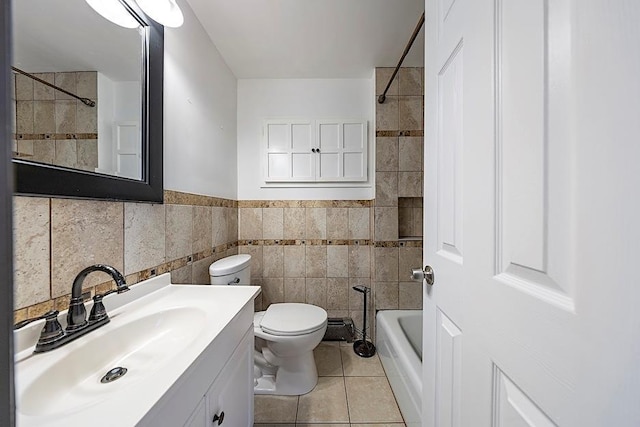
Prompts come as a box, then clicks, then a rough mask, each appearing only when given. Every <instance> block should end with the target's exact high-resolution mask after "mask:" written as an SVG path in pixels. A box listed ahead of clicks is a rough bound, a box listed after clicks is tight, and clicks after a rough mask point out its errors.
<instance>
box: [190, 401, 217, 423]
mask: <svg viewBox="0 0 640 427" xmlns="http://www.w3.org/2000/svg"><path fill="white" fill-rule="evenodd" d="M210 425H211V424H209V420H208V419H207V407H206V402H205V399H204V398H203V399H202V400H201V401H200V403H199V404H198V407H197V408H196V410H195V411H193V414H191V417H189V421H187V422H186V424H185V425H184V426H185V427H208V426H210Z"/></svg>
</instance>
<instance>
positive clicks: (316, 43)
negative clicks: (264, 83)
mask: <svg viewBox="0 0 640 427" xmlns="http://www.w3.org/2000/svg"><path fill="white" fill-rule="evenodd" d="M181 1H187V2H188V3H189V5H190V6H191V8H192V9H193V11H194V12H195V14H196V16H197V17H198V19H199V20H200V22H201V23H202V25H203V26H204V28H205V30H206V31H207V33H208V34H209V36H210V37H211V40H213V43H214V44H215V45H216V47H217V48H218V50H219V51H220V53H221V54H222V56H223V58H224V59H225V61H226V62H227V64H228V65H229V67H230V68H231V71H232V72H233V73H234V74H235V75H236V77H237V78H239V79H248V78H370V77H371V76H372V73H373V69H374V68H375V67H395V66H396V64H397V63H398V60H399V59H400V56H401V55H402V52H403V51H404V48H405V46H406V44H407V42H408V41H409V38H410V37H411V34H412V33H413V30H414V28H415V26H416V24H417V23H418V20H419V18H420V15H421V14H422V12H423V11H424V0H178V2H179V3H180V2H181ZM423 63H424V30H421V31H420V34H419V36H418V38H417V39H416V41H415V43H414V45H413V47H412V48H411V51H410V52H409V55H408V56H407V57H406V59H405V61H404V64H403V65H404V66H407V67H412V66H413V67H416V66H419V67H421V66H423Z"/></svg>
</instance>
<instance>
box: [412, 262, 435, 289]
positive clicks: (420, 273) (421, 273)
mask: <svg viewBox="0 0 640 427" xmlns="http://www.w3.org/2000/svg"><path fill="white" fill-rule="evenodd" d="M411 280H413V281H415V282H422V281H423V280H425V281H426V282H427V285H430V286H431V285H433V282H434V280H435V274H434V273H433V268H431V266H430V265H425V266H424V269H423V270H420V269H419V268H413V269H411Z"/></svg>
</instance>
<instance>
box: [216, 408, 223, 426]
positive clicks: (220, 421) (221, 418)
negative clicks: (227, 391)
mask: <svg viewBox="0 0 640 427" xmlns="http://www.w3.org/2000/svg"><path fill="white" fill-rule="evenodd" d="M216 421H217V422H218V425H220V424H222V423H223V422H224V411H222V412H220V415H218V414H215V415H214V416H213V423H214V424H215V422H216Z"/></svg>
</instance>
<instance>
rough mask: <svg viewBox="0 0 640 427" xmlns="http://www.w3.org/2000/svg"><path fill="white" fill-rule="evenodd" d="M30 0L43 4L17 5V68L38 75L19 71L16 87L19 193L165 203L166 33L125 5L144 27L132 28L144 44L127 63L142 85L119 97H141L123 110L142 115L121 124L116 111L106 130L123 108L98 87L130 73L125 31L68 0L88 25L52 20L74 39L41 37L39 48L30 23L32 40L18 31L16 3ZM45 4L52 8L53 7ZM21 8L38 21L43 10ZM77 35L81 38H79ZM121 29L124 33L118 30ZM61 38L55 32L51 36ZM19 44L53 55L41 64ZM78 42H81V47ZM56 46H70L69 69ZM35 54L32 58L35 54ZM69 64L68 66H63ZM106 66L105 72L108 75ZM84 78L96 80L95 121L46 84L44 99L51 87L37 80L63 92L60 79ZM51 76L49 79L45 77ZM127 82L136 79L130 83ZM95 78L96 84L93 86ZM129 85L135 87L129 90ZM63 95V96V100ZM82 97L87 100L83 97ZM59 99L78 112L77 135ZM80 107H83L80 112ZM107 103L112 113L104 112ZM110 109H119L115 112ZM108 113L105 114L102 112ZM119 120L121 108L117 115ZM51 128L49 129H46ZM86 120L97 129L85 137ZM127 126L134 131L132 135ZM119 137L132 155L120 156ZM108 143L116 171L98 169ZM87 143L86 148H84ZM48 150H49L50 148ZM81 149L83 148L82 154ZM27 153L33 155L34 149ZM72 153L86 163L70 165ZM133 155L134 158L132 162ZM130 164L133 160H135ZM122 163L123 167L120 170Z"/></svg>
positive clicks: (80, 1) (61, 34) (80, 2)
mask: <svg viewBox="0 0 640 427" xmlns="http://www.w3.org/2000/svg"><path fill="white" fill-rule="evenodd" d="M30 1H34V2H35V1H37V0H14V1H13V3H14V18H13V20H14V25H13V34H14V65H16V63H15V62H16V61H18V62H19V63H18V64H17V65H19V66H23V67H24V66H25V65H26V67H25V68H27V67H29V68H30V69H25V71H26V72H27V73H26V74H29V75H31V76H32V77H36V79H33V78H32V77H29V76H25V74H20V75H19V76H18V77H17V78H16V77H14V79H15V80H14V88H13V89H12V90H13V93H14V94H15V96H14V101H15V104H14V105H15V106H14V123H13V128H14V130H13V132H14V134H13V136H14V141H13V144H14V156H13V157H14V158H13V165H14V170H15V174H16V175H15V177H16V185H15V187H16V193H17V194H23V195H41V196H51V197H69V198H87V199H105V200H123V201H140V202H155V203H161V202H162V201H163V175H162V174H163V73H164V71H163V61H164V28H163V27H162V26H161V25H160V24H158V23H156V22H155V21H153V20H151V19H149V18H148V17H147V16H146V15H145V14H144V13H143V12H142V11H141V10H140V9H139V8H138V7H137V5H136V4H135V3H134V2H132V4H128V3H124V4H125V6H126V8H127V10H128V11H129V12H130V14H131V15H132V16H133V17H134V18H135V19H136V20H137V21H138V22H139V27H138V28H135V29H133V30H129V31H133V33H130V34H133V37H134V38H133V44H136V43H139V45H136V46H135V48H136V49H137V50H134V52H138V53H139V54H140V56H141V58H133V59H134V60H133V61H129V62H131V63H133V64H134V67H135V66H136V64H137V67H138V68H139V70H135V68H134V73H136V72H138V71H139V74H138V75H137V82H136V83H137V84H138V86H137V87H135V88H134V89H135V90H130V89H127V86H122V87H120V88H119V89H118V90H119V92H118V93H120V94H124V95H121V96H122V97H127V96H128V95H130V94H131V93H134V94H135V95H136V96H134V97H130V96H129V97H130V98H132V99H135V100H136V101H135V102H136V103H139V104H140V105H139V106H138V105H134V106H133V107H134V108H131V106H130V105H129V106H128V107H126V108H125V109H128V110H136V111H135V112H136V115H135V120H128V121H127V120H126V119H122V118H120V119H119V120H120V121H119V122H118V121H117V119H115V121H114V119H113V116H114V114H113V113H110V114H111V116H112V118H111V120H112V121H111V122H108V123H107V125H106V127H105V126H104V122H105V119H104V117H103V115H104V114H107V113H106V112H108V111H110V110H111V109H115V110H117V109H118V107H117V106H118V105H119V104H118V102H117V101H116V102H114V101H113V100H109V102H110V103H106V102H107V101H105V99H108V98H113V96H112V95H108V96H101V95H100V94H99V92H100V90H102V89H103V88H104V84H103V83H101V80H100V78H101V77H102V76H103V75H104V76H106V77H105V78H104V79H103V80H104V81H108V82H110V83H111V82H112V80H114V81H115V80H117V77H116V78H112V76H111V74H113V75H116V74H118V73H119V72H121V71H122V73H121V74H125V73H124V71H123V70H124V69H125V68H126V66H127V64H126V62H127V59H126V58H121V57H119V56H118V55H122V52H123V51H126V50H127V48H125V47H124V46H123V45H122V42H118V40H119V39H118V37H119V35H118V34H120V33H122V32H123V31H125V30H126V29H123V28H120V27H117V26H115V24H113V23H111V22H109V21H106V20H105V19H104V18H102V17H101V16H99V15H97V14H96V13H94V11H93V10H91V9H90V8H88V6H87V5H86V4H85V1H84V0H74V1H68V0H66V1H65V2H64V3H63V4H64V5H65V7H73V8H74V13H84V14H86V15H85V16H82V18H85V19H84V20H83V19H80V18H78V16H77V15H76V16H75V17H73V22H74V23H76V25H65V24H64V23H61V22H58V21H56V20H53V19H48V20H47V22H51V24H50V25H57V26H58V27H53V28H54V30H55V29H58V28H59V29H58V30H57V31H53V30H52V33H55V37H68V39H67V40H63V41H60V42H58V43H57V44H55V45H53V44H52V43H51V42H50V40H49V38H47V37H46V33H45V35H43V36H41V38H42V39H46V40H43V41H42V43H41V42H40V41H39V40H38V39H37V38H36V37H34V36H33V33H34V31H30V30H29V28H28V26H27V25H23V26H24V27H27V31H25V33H26V34H28V35H29V36H28V37H26V36H25V37H22V38H21V37H20V31H21V29H20V26H19V25H17V23H16V22H15V21H17V20H18V18H16V5H17V3H18V2H30ZM45 4H50V2H49V3H45ZM21 6H24V7H25V8H27V9H28V10H30V11H31V12H30V14H28V16H27V18H25V19H37V14H35V13H33V12H32V11H34V10H38V8H37V7H34V5H32V4H27V5H24V4H22V5H21ZM59 7H60V6H58V8H59ZM80 9H82V11H81V12H78V11H79V10H80ZM85 10H87V11H85ZM42 15H44V14H41V16H42ZM44 18H45V16H43V18H42V19H44ZM92 20H93V21H92ZM102 21H104V22H102ZM91 22H93V24H91ZM78 23H82V25H85V26H91V28H92V31H87V30H86V28H85V30H84V31H83V30H82V25H80V24H78ZM30 25H31V24H30ZM33 25H34V28H35V27H38V28H39V27H41V26H42V24H41V23H39V22H36V23H34V24H33ZM98 25H101V26H105V27H110V26H111V27H114V30H113V31H114V33H113V36H110V35H109V34H108V33H101V32H100V31H98V30H97V29H96V28H95V27H97V26H98ZM74 31H76V32H77V33H74ZM117 31H119V32H120V33H117ZM98 34H99V36H98ZM55 37H54V35H52V37H51V38H55ZM90 37H96V40H97V41H96V47H95V49H94V48H93V47H91V46H87V45H86V42H85V41H84V40H83V39H87V38H90ZM127 37H130V36H127ZM136 37H137V38H136ZM15 39H17V40H18V42H19V41H20V40H21V39H26V42H25V43H24V44H23V45H24V46H27V47H29V48H30V49H31V50H32V51H35V52H36V53H37V52H40V57H49V58H45V59H42V60H41V59H40V58H39V57H37V56H36V60H31V59H30V58H29V57H28V56H27V55H21V53H22V51H23V50H26V49H22V45H18V46H17V47H16V41H15ZM112 40H113V41H114V43H113V46H108V45H106V42H105V41H112ZM80 41H82V43H85V45H84V47H83V45H81V44H79V43H80ZM27 42H28V43H27ZM76 42H77V43H78V44H76ZM98 42H99V43H98ZM98 45H99V46H98ZM105 45H106V46H105ZM36 48H37V49H36ZM57 49H67V50H68V51H69V57H68V59H66V60H65V63H64V64H63V65H60V64H61V63H62V61H59V58H60V57H61V56H63V55H64V54H66V52H64V51H60V52H62V53H58V54H55V55H53V54H52V53H51V51H56V50H57ZM16 50H17V52H16ZM105 50H106V51H108V52H110V53H112V54H113V55H114V57H113V58H108V59H107V60H106V61H107V62H104V61H105V57H106V54H105V53H103V51H105ZM74 55H75V56H74ZM33 56H34V55H32V56H31V57H33ZM92 57H95V60H94V61H93V62H92V61H91V59H92ZM25 58H26V59H25ZM78 58H79V59H78ZM99 60H101V61H103V63H102V65H100V64H99ZM56 61H58V63H55V62H56ZM23 64H24V65H23ZM67 64H73V65H67ZM107 64H108V65H107ZM64 66H67V67H68V68H67V69H63V68H61V67H64ZM15 68H18V67H15ZM101 68H104V70H103V69H101ZM21 71H22V70H21ZM14 72H15V69H14ZM91 73H93V77H91ZM110 73H111V74H110ZM129 74H130V73H129ZM15 75H18V74H15ZM74 75H75V77H74ZM80 75H82V76H85V77H82V78H84V79H85V80H87V79H86V76H87V75H88V76H89V78H88V80H91V79H92V80H93V81H94V83H93V85H94V87H95V94H96V102H95V104H97V105H96V107H94V112H93V113H92V114H93V115H94V116H93V118H91V117H90V116H89V119H87V114H85V113H83V115H81V113H80V111H81V109H86V107H84V106H83V105H81V104H80V100H74V99H71V98H69V96H68V95H66V94H64V92H63V91H59V90H58V89H55V88H49V87H47V88H46V91H49V92H47V93H48V94H49V95H48V96H49V98H47V97H46V96H43V95H42V94H43V93H44V90H45V89H42V88H45V86H42V83H39V82H38V80H37V78H40V80H49V81H51V82H52V83H54V86H57V87H60V86H62V87H61V88H64V84H58V83H59V80H60V81H61V82H62V83H64V79H65V78H67V77H69V76H71V78H70V80H74V79H76V80H77V79H80V77H78V76H80ZM59 76H62V78H61V79H58V77H59ZM96 76H97V77H96ZM45 77H50V78H48V79H47V78H45ZM17 79H21V80H17ZM125 79H126V78H125ZM31 80H34V83H30V82H31ZM68 80H69V79H68ZM129 80H131V79H130V78H129ZM96 81H97V83H95V82H96ZM127 83H130V82H127ZM29 84H32V85H35V86H34V87H35V89H31V92H32V93H33V92H35V98H32V99H33V100H31V101H30V100H29V98H25V96H24V95H23V94H21V90H22V92H23V93H24V92H25V91H24V87H27V88H31V86H28V85H29ZM118 84H119V82H116V86H117V85H118ZM80 86H81V85H80V84H79V85H78V91H80V90H81V89H80ZM85 86H86V85H85ZM39 87H41V89H40V90H38V88H39ZM128 87H129V88H130V87H131V86H128ZM123 88H124V89H123ZM27 92H28V91H27ZM59 93H62V94H61V95H59ZM78 93H79V94H80V95H82V94H81V93H80V92H78ZM103 93H104V92H103ZM59 98H60V99H62V100H63V101H60V102H66V103H67V104H68V105H71V106H72V107H73V108H77V123H78V129H80V130H79V131H76V130H75V128H69V127H65V125H68V123H65V121H64V120H65V116H64V114H66V112H67V110H65V108H66V106H62V107H60V106H59V105H58V104H55V103H56V102H58V99H59ZM25 99H26V100H25ZM69 99H71V100H69ZM101 102H102V103H101ZM129 102H130V101H129ZM76 103H77V105H78V107H75V104H76ZM105 105H106V106H107V107H108V108H107V107H104V106H105ZM112 105H116V107H112ZM23 111H27V113H30V114H31V116H29V117H28V118H27V120H24V122H26V123H27V124H28V126H26V127H25V126H22V128H21V122H22V119H21V116H20V114H22V112H23ZM50 111H53V116H52V117H53V118H47V116H46V114H47V113H48V112H50ZM74 111H75V110H74ZM83 111H84V110H83ZM96 111H97V112H96ZM102 112H104V113H103V114H102V115H101V113H102ZM50 114H51V113H50ZM74 114H75V113H74ZM118 115H119V114H118V112H117V111H116V113H115V116H118ZM96 116H97V117H96ZM31 117H33V119H31ZM43 117H44V124H42V123H40V122H39V120H40V121H42V120H43ZM30 120H32V121H33V122H34V123H35V124H34V126H33V128H31V127H29V126H30V122H29V121H30ZM69 122H74V123H75V122H76V118H75V116H74V119H73V120H69ZM47 123H49V124H48V125H47ZM83 123H84V124H86V123H90V125H91V126H93V129H88V130H89V132H86V129H85V130H82V126H80V125H81V124H83ZM100 125H103V128H100ZM46 126H49V127H46ZM118 126H120V127H118ZM85 127H86V126H85ZM103 129H106V131H105V132H103ZM129 129H133V130H132V131H131V130H129ZM29 131H31V133H29ZM116 135H124V136H123V137H122V140H124V141H125V142H126V141H130V142H128V144H129V145H130V146H135V148H134V150H133V151H131V150H129V152H128V153H125V154H122V155H119V154H117V153H118V151H117V150H118V149H119V147H121V146H123V145H126V144H125V143H122V142H120V140H119V139H117V137H116ZM107 139H108V141H109V142H108V144H111V146H112V147H113V149H112V148H108V150H107V152H108V153H111V152H113V153H114V154H113V156H112V155H111V154H109V155H108V157H113V159H111V158H109V159H108V160H109V162H108V163H109V164H111V163H112V164H113V165H114V166H113V168H105V167H102V165H100V167H99V164H98V159H97V156H98V154H99V153H100V152H104V151H105V150H104V148H103V147H100V146H99V145H100V144H103V145H104V141H106V140H107ZM131 141H133V142H131ZM81 143H82V144H83V145H82V146H81ZM91 144H93V145H91ZM22 147H26V149H22ZM34 147H35V148H34ZM42 147H44V149H43V148H42ZM85 147H89V149H85ZM83 149H84V150H85V151H81V150H83ZM29 150H31V151H30V152H29ZM52 150H53V151H52ZM64 150H66V151H64ZM109 150H111V151H109ZM58 151H59V152H61V153H62V154H61V155H60V156H58V155H57V154H58ZM43 152H45V153H47V154H48V156H49V157H48V159H49V160H47V158H43V157H42V153H43ZM87 152H89V153H95V157H96V158H95V159H93V160H89V161H87V160H86V159H87V155H86V153H87ZM24 153H26V155H24ZM34 153H35V155H34ZM51 153H53V154H51ZM69 153H71V154H72V155H74V156H76V157H74V158H77V159H80V158H81V157H82V159H83V160H84V164H80V163H78V164H75V163H73V164H72V163H71V162H68V161H67V162H65V161H64V160H65V156H67V157H66V158H67V159H68V158H69V156H68V154H69ZM81 153H82V155H81ZM127 155H129V156H128V157H127ZM38 156H40V157H38ZM58 157H60V158H61V159H62V161H57V160H58ZM130 159H135V161H132V160H130ZM54 160H56V161H54ZM103 160H104V159H101V163H103ZM121 166H122V170H120V167H121ZM126 168H128V170H129V172H127V170H125V169H126ZM131 170H133V172H131Z"/></svg>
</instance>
